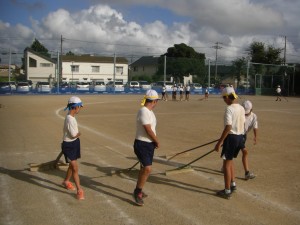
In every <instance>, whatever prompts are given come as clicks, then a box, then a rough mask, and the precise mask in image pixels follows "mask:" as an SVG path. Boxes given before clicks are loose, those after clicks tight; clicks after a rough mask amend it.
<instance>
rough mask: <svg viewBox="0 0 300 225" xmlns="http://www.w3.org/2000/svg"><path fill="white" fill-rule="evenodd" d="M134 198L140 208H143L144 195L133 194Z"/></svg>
mask: <svg viewBox="0 0 300 225" xmlns="http://www.w3.org/2000/svg"><path fill="white" fill-rule="evenodd" d="M133 198H134V200H135V203H136V204H137V205H138V206H143V205H144V201H143V193H142V192H140V193H133Z"/></svg>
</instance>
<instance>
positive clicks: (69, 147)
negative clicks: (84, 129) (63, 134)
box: [61, 138, 81, 163]
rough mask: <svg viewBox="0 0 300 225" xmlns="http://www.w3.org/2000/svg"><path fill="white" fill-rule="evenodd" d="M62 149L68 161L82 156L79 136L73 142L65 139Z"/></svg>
mask: <svg viewBox="0 0 300 225" xmlns="http://www.w3.org/2000/svg"><path fill="white" fill-rule="evenodd" d="M61 150H62V152H63V154H64V156H65V160H66V162H67V163H69V162H71V161H73V160H76V159H79V158H80V157H81V155H80V140H79V138H77V139H76V140H75V141H71V142H66V141H63V143H62V144H61Z"/></svg>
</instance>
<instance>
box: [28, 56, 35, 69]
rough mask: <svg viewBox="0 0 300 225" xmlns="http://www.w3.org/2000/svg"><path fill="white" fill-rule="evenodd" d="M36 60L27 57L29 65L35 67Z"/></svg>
mask: <svg viewBox="0 0 300 225" xmlns="http://www.w3.org/2000/svg"><path fill="white" fill-rule="evenodd" d="M36 64H37V63H36V60H35V59H33V58H31V57H29V67H36Z"/></svg>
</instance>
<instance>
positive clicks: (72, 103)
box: [61, 96, 84, 200]
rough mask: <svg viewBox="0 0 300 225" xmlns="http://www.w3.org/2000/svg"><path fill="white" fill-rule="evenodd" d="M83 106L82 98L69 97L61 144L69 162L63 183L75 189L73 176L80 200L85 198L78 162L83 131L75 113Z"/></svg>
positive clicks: (70, 188) (66, 186) (68, 187)
mask: <svg viewBox="0 0 300 225" xmlns="http://www.w3.org/2000/svg"><path fill="white" fill-rule="evenodd" d="M81 107H83V104H82V101H81V100H80V98H78V97H77V96H73V97H71V98H70V99H69V101H68V105H67V107H66V108H65V110H68V111H69V112H68V114H67V115H66V118H65V122H64V127H63V142H62V144H61V149H62V152H63V154H64V156H65V160H66V162H67V163H69V167H68V170H67V175H66V178H65V180H64V181H63V183H62V184H63V186H64V187H65V188H66V189H68V190H75V187H74V186H73V184H72V183H71V182H70V179H71V177H73V179H74V182H75V185H76V188H77V199H79V200H82V199H84V194H83V190H82V188H81V186H80V179H79V175H78V164H77V159H79V158H80V157H81V154H80V140H79V136H80V135H81V133H80V132H79V130H78V125H77V120H76V118H75V115H76V114H78V113H79V111H80V109H81Z"/></svg>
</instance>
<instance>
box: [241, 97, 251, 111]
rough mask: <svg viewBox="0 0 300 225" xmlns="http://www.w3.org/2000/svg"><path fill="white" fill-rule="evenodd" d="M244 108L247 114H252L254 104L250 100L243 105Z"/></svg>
mask: <svg viewBox="0 0 300 225" xmlns="http://www.w3.org/2000/svg"><path fill="white" fill-rule="evenodd" d="M242 106H243V107H244V109H245V113H246V114H248V113H250V111H251V109H252V103H251V102H250V101H249V100H246V101H244V102H243V103H242Z"/></svg>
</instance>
